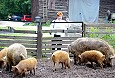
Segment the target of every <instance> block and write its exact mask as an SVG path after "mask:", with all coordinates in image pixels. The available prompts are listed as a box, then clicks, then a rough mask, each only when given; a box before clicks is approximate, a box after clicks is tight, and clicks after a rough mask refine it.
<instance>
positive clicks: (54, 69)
mask: <svg viewBox="0 0 115 78" xmlns="http://www.w3.org/2000/svg"><path fill="white" fill-rule="evenodd" d="M57 64H59V63H58V62H54V66H53V72H54V71H56V66H57Z"/></svg>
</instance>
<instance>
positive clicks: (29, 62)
mask: <svg viewBox="0 0 115 78" xmlns="http://www.w3.org/2000/svg"><path fill="white" fill-rule="evenodd" d="M36 66H37V59H36V58H34V57H31V58H27V59H25V60H21V61H20V62H19V63H18V64H17V65H16V66H12V71H13V72H14V77H16V76H18V75H19V76H21V77H22V76H25V73H26V72H27V71H30V73H32V70H33V72H34V75H35V69H36Z"/></svg>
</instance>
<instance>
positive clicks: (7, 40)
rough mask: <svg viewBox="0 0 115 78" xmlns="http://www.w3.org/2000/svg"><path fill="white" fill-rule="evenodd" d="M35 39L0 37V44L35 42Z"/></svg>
mask: <svg viewBox="0 0 115 78" xmlns="http://www.w3.org/2000/svg"><path fill="white" fill-rule="evenodd" d="M36 42H37V40H27V39H18V40H17V39H6V40H1V39H0V44H3V43H28V44H36Z"/></svg>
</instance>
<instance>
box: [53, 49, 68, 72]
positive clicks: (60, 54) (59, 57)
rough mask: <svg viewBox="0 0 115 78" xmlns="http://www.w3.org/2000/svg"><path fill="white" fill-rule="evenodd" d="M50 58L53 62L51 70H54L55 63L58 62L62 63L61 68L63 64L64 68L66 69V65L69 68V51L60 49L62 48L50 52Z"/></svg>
mask: <svg viewBox="0 0 115 78" xmlns="http://www.w3.org/2000/svg"><path fill="white" fill-rule="evenodd" d="M51 59H52V61H53V63H54V66H53V71H55V70H56V67H55V65H56V64H60V63H61V64H62V68H63V67H64V66H65V69H66V67H68V68H70V57H69V53H68V52H66V51H62V50H57V51H55V52H54V53H53V54H52V56H51Z"/></svg>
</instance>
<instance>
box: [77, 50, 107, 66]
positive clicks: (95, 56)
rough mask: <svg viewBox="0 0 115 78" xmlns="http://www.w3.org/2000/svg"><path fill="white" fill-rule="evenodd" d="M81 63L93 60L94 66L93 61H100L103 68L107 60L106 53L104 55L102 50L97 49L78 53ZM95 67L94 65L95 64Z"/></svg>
mask: <svg viewBox="0 0 115 78" xmlns="http://www.w3.org/2000/svg"><path fill="white" fill-rule="evenodd" d="M78 58H79V63H80V64H81V63H87V62H91V64H92V66H93V62H95V63H98V64H99V65H100V66H101V68H103V62H104V60H105V55H103V54H102V53H101V52H100V51H97V50H89V51H85V52H83V53H81V55H78ZM93 67H94V66H93Z"/></svg>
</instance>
